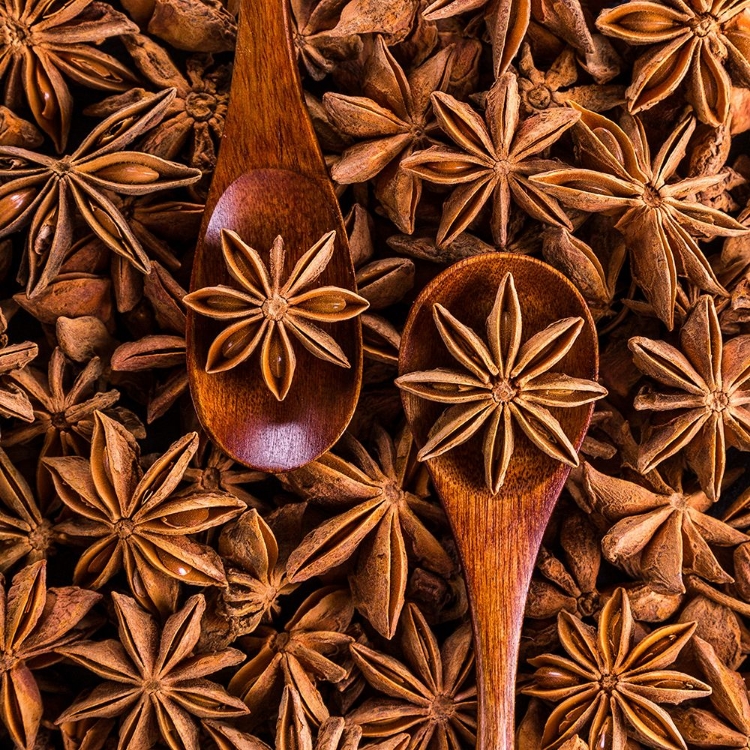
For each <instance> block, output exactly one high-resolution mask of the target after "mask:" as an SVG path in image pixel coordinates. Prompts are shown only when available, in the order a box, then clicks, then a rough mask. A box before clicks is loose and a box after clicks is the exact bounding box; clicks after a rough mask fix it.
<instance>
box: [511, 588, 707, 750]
mask: <svg viewBox="0 0 750 750" xmlns="http://www.w3.org/2000/svg"><path fill="white" fill-rule="evenodd" d="M634 626H635V621H634V619H633V614H632V612H631V609H630V600H629V599H628V595H627V593H626V592H625V590H624V589H618V590H617V591H616V592H615V593H614V595H613V596H612V597H611V599H610V600H609V601H608V602H607V604H606V605H605V606H604V609H603V610H602V613H601V617H600V619H599V623H598V627H597V629H596V630H594V628H592V627H591V626H590V625H586V624H585V623H584V622H582V621H581V620H579V619H578V618H577V617H574V616H573V615H571V614H569V613H568V612H561V613H560V615H559V616H558V630H559V636H560V643H561V644H562V647H563V648H564V649H565V651H566V652H567V654H568V656H567V657H564V656H556V655H554V654H544V655H543V656H538V657H536V658H534V659H530V660H529V661H530V663H531V664H532V666H534V667H536V672H535V673H534V676H533V682H532V684H531V685H530V686H528V687H525V688H523V689H522V691H521V692H523V693H525V694H526V695H532V696H535V697H537V698H542V699H544V700H548V701H551V702H553V703H558V704H559V705H558V706H557V707H556V708H555V710H554V711H553V712H552V714H551V716H550V717H549V719H548V720H547V724H546V726H545V728H544V737H543V739H542V745H543V748H545V750H547V749H548V748H549V750H552V748H559V747H560V746H561V745H562V744H563V743H564V742H565V741H566V740H567V739H569V738H570V737H572V736H573V735H575V734H582V733H584V732H585V731H586V729H587V728H588V743H589V746H590V747H611V748H624V745H625V742H626V738H627V735H628V734H631V735H632V736H633V737H634V738H635V739H636V740H638V741H639V742H643V743H644V744H647V745H648V746H649V747H652V748H657V749H658V750H676V749H677V748H680V749H681V750H686V747H687V746H686V745H685V741H684V740H683V739H682V737H681V736H680V732H679V730H678V729H677V727H676V726H675V724H674V722H673V721H672V719H671V717H670V715H669V713H668V712H667V711H666V710H665V709H664V708H662V706H663V705H674V704H679V703H683V702H684V701H686V700H692V699H695V698H704V697H706V696H707V695H710V693H711V688H710V687H709V686H708V685H706V684H705V683H703V682H701V681H700V680H698V679H696V678H694V677H691V676H690V675H688V674H684V673H683V672H677V671H675V670H670V669H666V667H668V666H669V665H670V664H672V662H674V660H675V659H676V658H677V656H678V655H679V653H680V651H682V649H683V648H684V647H685V646H686V645H687V643H688V642H689V641H690V638H691V637H692V635H693V632H694V631H695V623H681V624H678V625H665V626H664V627H661V628H657V629H656V630H654V631H653V632H651V633H649V634H648V635H646V636H645V637H644V638H643V639H642V640H640V641H639V642H637V643H635V642H634V632H633V629H634Z"/></svg>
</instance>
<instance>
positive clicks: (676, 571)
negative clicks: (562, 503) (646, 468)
mask: <svg viewBox="0 0 750 750" xmlns="http://www.w3.org/2000/svg"><path fill="white" fill-rule="evenodd" d="M676 484H677V486H676V487H674V488H671V487H668V486H666V485H665V486H663V487H661V488H660V491H659V492H655V491H653V490H649V489H647V488H646V487H642V486H640V485H637V484H634V483H633V482H628V481H626V480H624V479H618V478H616V477H611V476H608V475H606V474H602V473H601V472H599V471H597V470H596V469H595V468H594V467H593V466H590V465H589V464H585V465H584V489H585V492H586V495H587V497H588V500H589V502H590V503H591V507H592V508H593V510H594V511H596V512H597V513H599V514H601V515H602V516H603V517H604V518H605V519H606V520H607V522H608V523H609V524H611V526H610V527H609V530H608V531H607V533H606V534H605V536H604V537H603V539H602V550H603V552H604V556H605V557H606V558H607V560H609V561H610V562H611V563H614V564H616V565H617V564H619V565H625V566H626V567H629V566H632V567H633V568H634V569H635V570H637V571H638V572H639V574H640V577H641V578H643V579H644V580H646V581H648V582H649V583H651V584H652V585H653V586H654V587H655V588H657V589H658V590H662V591H665V592H667V593H684V592H685V586H684V583H683V574H685V575H687V574H691V575H698V576H700V577H701V578H704V579H705V580H707V581H711V582H712V583H731V582H732V580H733V579H732V577H731V576H730V575H729V574H728V573H727V572H726V571H725V570H724V569H723V568H722V566H721V564H720V563H719V561H718V560H717V558H716V556H715V555H714V553H713V552H712V551H711V547H710V546H709V545H714V546H719V547H735V546H737V545H738V544H742V543H744V542H747V541H748V537H747V536H746V535H745V534H743V533H742V532H740V531H737V530H736V529H733V528H732V527H731V526H729V525H728V524H726V523H724V522H723V521H720V520H719V519H718V518H714V517H712V516H709V515H708V514H707V513H706V512H705V511H707V510H708V509H709V508H710V507H711V505H712V501H711V500H710V499H709V498H708V497H707V495H706V493H705V492H701V491H697V492H685V491H684V490H683V489H682V486H681V482H679V481H678V482H677V483H676Z"/></svg>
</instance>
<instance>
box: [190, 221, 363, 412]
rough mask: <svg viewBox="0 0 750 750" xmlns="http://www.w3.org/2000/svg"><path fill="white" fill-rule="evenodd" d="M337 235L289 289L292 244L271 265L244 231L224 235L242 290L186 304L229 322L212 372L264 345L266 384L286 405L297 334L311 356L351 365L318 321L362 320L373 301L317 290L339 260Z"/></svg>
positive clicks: (220, 291)
mask: <svg viewBox="0 0 750 750" xmlns="http://www.w3.org/2000/svg"><path fill="white" fill-rule="evenodd" d="M335 236H336V232H335V231H332V232H328V233H327V234H325V235H323V237H321V238H320V239H319V240H318V241H317V242H316V243H315V244H314V245H313V246H312V247H311V248H310V249H309V250H308V251H307V252H306V253H305V254H304V255H303V256H302V257H301V258H300V259H299V260H298V261H297V264H296V265H295V267H294V268H293V269H292V272H291V273H290V274H289V278H288V279H287V280H286V282H284V283H283V284H282V279H281V274H282V273H283V270H284V254H285V249H284V240H283V238H282V237H281V236H279V237H276V239H275V240H274V243H273V247H272V248H271V256H270V261H269V264H268V268H267V267H266V264H265V263H264V262H263V259H262V258H261V257H260V255H259V254H258V252H257V251H256V250H254V249H253V248H252V247H250V246H249V245H248V244H247V243H245V242H243V240H242V239H241V238H240V237H239V235H238V234H237V233H236V232H232V231H231V230H228V229H222V230H221V248H222V252H223V254H224V261H225V263H226V265H227V268H228V269H229V273H230V274H231V276H232V278H233V279H234V280H235V281H236V282H237V284H238V285H239V286H240V289H235V288H233V287H229V286H223V285H222V286H212V287H205V288H203V289H197V290H196V291H194V292H191V293H190V294H188V295H187V296H186V297H185V299H184V302H185V304H186V305H187V306H188V307H189V308H191V309H192V310H194V311H195V312H197V313H198V314H200V315H205V316H206V317H209V318H214V319H216V320H222V321H228V322H229V325H228V326H227V327H226V328H225V329H224V330H223V331H222V332H221V333H220V334H219V335H218V336H217V337H216V340H215V341H214V342H213V343H212V344H211V347H210V349H209V350H208V359H207V361H206V372H209V373H214V372H224V371H225V370H229V369H231V368H233V367H236V366H237V365H239V364H240V363H242V362H244V361H245V360H246V359H247V358H248V357H250V356H251V355H252V354H253V352H254V351H255V350H256V349H257V348H258V347H260V349H261V353H260V368H261V373H262V374H263V381H264V382H265V384H266V385H267V386H268V389H269V390H270V391H271V393H273V395H274V396H275V397H276V398H277V399H278V400H279V401H283V400H284V399H285V398H286V396H287V394H288V393H289V389H290V388H291V387H292V379H293V377H294V371H295V368H296V364H297V358H296V356H295V354H294V348H293V346H292V342H291V339H290V334H291V335H292V336H293V337H294V338H295V339H297V341H298V342H299V343H300V344H301V345H302V346H304V347H305V349H307V350H308V351H309V352H310V353H311V354H313V355H314V356H315V357H317V358H318V359H322V360H323V361H325V362H330V363H331V364H335V365H338V366H339V367H351V365H350V363H349V360H348V359H347V358H346V355H345V354H344V351H343V349H342V348H341V347H340V346H339V345H338V344H337V343H336V340H335V339H334V338H333V336H331V335H330V334H329V333H326V332H325V331H324V330H323V329H322V328H319V327H318V326H316V325H314V323H313V322H311V321H315V322H318V323H336V322H340V321H342V320H349V319H350V318H353V317H356V316H357V315H361V314H362V312H364V311H365V310H366V309H367V308H368V307H369V303H368V302H367V300H365V299H363V298H362V297H360V296H359V295H358V294H355V293H354V292H350V291H349V290H347V289H341V288H339V287H335V286H322V287H314V286H311V285H312V284H313V282H314V281H315V279H317V278H318V276H320V274H321V273H322V272H323V269H324V268H325V267H326V266H327V265H328V262H329V261H330V260H331V256H332V255H333V246H334V240H335Z"/></svg>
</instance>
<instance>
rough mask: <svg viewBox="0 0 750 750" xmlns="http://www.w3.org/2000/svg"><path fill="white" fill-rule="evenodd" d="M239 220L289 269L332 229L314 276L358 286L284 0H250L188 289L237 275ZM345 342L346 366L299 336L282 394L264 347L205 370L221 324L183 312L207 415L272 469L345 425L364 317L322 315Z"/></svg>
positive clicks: (228, 441) (230, 444)
mask: <svg viewBox="0 0 750 750" xmlns="http://www.w3.org/2000/svg"><path fill="white" fill-rule="evenodd" d="M222 228H228V229H233V230H235V231H236V232H238V234H239V235H240V236H241V237H242V238H243V239H244V240H245V241H246V242H248V243H249V244H250V245H251V246H252V247H254V248H255V249H256V250H257V251H258V252H259V253H260V254H261V256H262V257H263V258H264V259H265V260H267V259H268V255H269V250H270V248H271V244H272V242H273V239H274V237H276V235H279V234H280V235H281V236H282V237H283V238H284V241H285V246H286V248H287V256H286V260H285V272H286V273H288V272H289V271H291V269H292V268H293V266H294V264H295V263H296V261H297V260H298V259H299V258H300V257H301V255H302V254H303V253H304V252H305V251H306V250H307V249H309V248H310V247H311V246H312V245H313V244H314V243H315V242H316V241H317V240H318V239H320V237H321V236H322V235H323V234H325V233H326V232H328V231H330V230H331V229H336V245H335V250H334V254H333V258H332V259H331V262H330V263H329V265H328V266H327V268H326V269H325V271H324V272H323V274H322V275H321V276H320V278H319V279H318V280H317V282H316V285H318V286H324V285H333V286H338V287H342V288H345V289H351V290H354V289H355V280H354V268H353V267H352V262H351V257H350V254H349V247H348V243H347V239H346V232H345V230H344V224H343V219H342V217H341V213H340V210H339V206H338V201H337V199H336V195H335V193H334V191H333V186H332V185H331V182H330V180H329V178H328V174H327V170H326V167H325V163H324V161H323V157H322V154H321V152H320V148H319V146H318V142H317V140H316V138H315V133H314V131H313V127H312V124H311V122H310V118H309V116H308V113H307V109H306V107H305V104H304V100H303V96H302V87H301V84H300V80H299V72H298V69H297V63H296V58H295V54H294V49H293V44H292V39H291V34H290V23H289V9H288V6H287V3H286V1H285V0H264V1H263V2H251V1H250V0H244V1H243V4H242V7H241V11H240V24H239V31H238V38H237V54H236V58H235V64H234V73H233V78H232V89H231V94H230V101H229V112H228V114H227V119H226V125H225V129H224V134H223V137H222V141H221V147H220V150H219V157H218V163H217V165H216V170H215V172H214V177H213V181H212V183H211V189H210V192H209V195H208V200H207V202H206V211H205V214H204V220H203V227H202V231H201V237H202V238H203V239H202V241H201V242H200V243H199V245H198V248H197V249H196V255H195V261H194V267H193V276H192V279H191V285H190V286H191V290H194V289H200V288H202V287H205V286H214V285H216V284H231V285H235V284H234V282H233V281H231V280H230V277H229V274H228V272H227V270H226V268H225V266H224V261H223V258H222V256H221V250H220V242H219V237H220V230H221V229H222ZM320 327H321V328H323V329H324V330H326V331H327V332H328V333H330V334H331V335H332V336H334V338H335V339H336V341H337V342H338V343H339V344H340V345H341V347H342V348H343V350H344V352H345V354H346V356H347V358H348V360H349V362H350V363H351V369H348V370H347V369H344V368H340V367H337V366H335V365H332V364H330V363H326V362H323V361H321V360H318V359H316V358H315V357H313V356H312V355H311V354H310V353H309V352H307V351H306V350H305V349H303V348H302V347H301V346H299V345H296V344H295V354H296V355H297V370H296V373H295V377H294V381H293V384H292V387H291V390H290V392H289V394H288V396H287V398H286V399H285V400H284V401H283V402H278V401H276V399H275V397H274V396H273V395H272V394H271V393H270V391H269V390H268V389H267V387H266V386H265V384H264V383H263V380H262V377H261V373H260V363H259V360H258V356H257V354H255V355H253V356H251V357H250V358H249V359H248V360H247V361H246V362H244V363H243V364H241V365H239V366H238V367H236V368H235V369H233V370H230V371H229V372H226V373H221V374H213V375H208V374H207V373H206V372H205V369H204V368H205V362H206V354H207V351H208V347H209V346H210V344H211V342H212V341H213V339H214V338H215V337H216V335H217V333H218V332H219V331H220V330H221V325H220V324H217V323H216V321H213V320H209V319H207V318H203V317H200V316H197V315H195V314H194V313H193V312H188V316H187V345H188V372H189V375H190V389H191V394H192V397H193V401H194V403H195V408H196V411H197V413H198V417H199V418H200V420H201V423H202V425H203V427H204V429H205V430H206V432H207V433H208V434H209V436H210V437H211V438H212V440H214V442H216V443H217V444H218V445H219V446H220V447H221V448H222V449H223V450H224V451H225V452H226V453H228V454H229V455H230V456H232V457H233V458H234V459H236V460H237V461H240V462H241V463H243V464H246V465H248V466H251V467H253V468H256V469H262V470H265V471H287V470H290V469H293V468H297V467H299V466H302V465H303V464H305V463H307V462H309V461H312V460H313V459H315V458H317V457H318V456H319V455H321V454H322V453H323V452H325V451H326V450H327V449H328V448H330V446H331V445H333V443H335V442H336V440H337V439H338V438H339V437H340V436H341V434H342V433H343V431H344V430H345V429H346V426H347V425H348V423H349V421H350V420H351V417H352V415H353V413H354V409H355V406H356V402H357V397H358V395H359V389H360V386H361V378H362V334H361V326H360V323H359V321H358V320H351V321H345V322H342V323H337V324H335V325H324V324H321V325H320Z"/></svg>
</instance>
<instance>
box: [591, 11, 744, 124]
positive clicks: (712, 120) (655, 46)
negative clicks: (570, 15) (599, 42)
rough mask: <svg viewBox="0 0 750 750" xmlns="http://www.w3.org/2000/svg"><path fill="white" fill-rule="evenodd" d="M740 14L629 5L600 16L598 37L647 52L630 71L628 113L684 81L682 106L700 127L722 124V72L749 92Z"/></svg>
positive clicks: (728, 89) (725, 106) (726, 105)
mask: <svg viewBox="0 0 750 750" xmlns="http://www.w3.org/2000/svg"><path fill="white" fill-rule="evenodd" d="M744 10H745V5H744V3H743V2H742V0H711V2H703V1H702V0H679V2H659V0H637V1H635V0H631V2H626V3H623V4H622V5H618V6H617V7H616V8H609V9H606V10H603V11H602V12H601V13H600V14H599V17H598V18H597V19H596V25H597V28H598V29H599V30H600V31H601V32H602V33H604V34H607V35H608V36H612V37H615V38H617V39H622V40H624V41H626V42H627V43H628V44H632V45H637V46H644V45H645V46H647V47H648V49H647V50H646V51H645V52H644V53H643V54H642V55H641V56H640V57H639V58H638V59H637V60H636V62H635V65H634V68H633V81H632V83H631V84H630V87H629V88H628V90H627V98H628V107H629V109H630V111H631V112H640V111H641V110H644V109H648V108H649V107H653V106H654V105H655V104H657V103H658V102H660V101H662V100H663V99H665V98H666V97H667V96H669V95H670V94H672V93H674V92H675V91H676V89H677V88H678V87H679V86H680V84H681V83H682V82H683V81H684V82H685V83H686V85H687V98H688V101H689V102H690V103H691V104H692V105H693V108H694V109H695V112H696V114H697V115H698V117H699V118H700V119H701V120H702V121H703V122H705V123H708V124H709V125H712V126H714V127H718V126H719V125H722V124H723V123H724V122H726V120H727V117H728V116H729V114H730V104H731V93H732V78H730V75H729V72H728V71H727V69H726V67H730V69H731V71H732V73H733V78H734V79H735V81H736V83H737V85H739V86H745V87H750V41H748V33H747V27H746V24H745V23H743V18H742V13H743V11H744ZM727 63H728V64H729V66H727ZM725 66H726V67H725Z"/></svg>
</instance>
